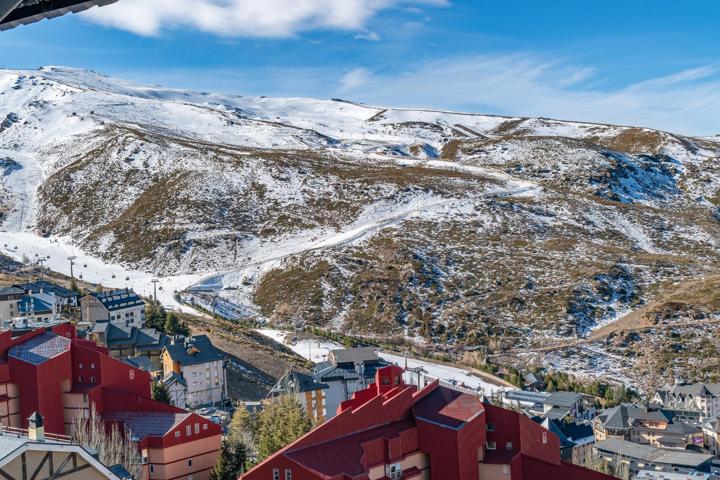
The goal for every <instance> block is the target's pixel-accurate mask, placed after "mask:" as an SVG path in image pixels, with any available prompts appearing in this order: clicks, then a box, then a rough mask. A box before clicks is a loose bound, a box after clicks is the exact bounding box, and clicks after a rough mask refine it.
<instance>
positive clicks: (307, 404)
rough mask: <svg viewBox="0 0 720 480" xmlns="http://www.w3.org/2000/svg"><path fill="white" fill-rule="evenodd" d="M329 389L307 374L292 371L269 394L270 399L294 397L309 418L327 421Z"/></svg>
mask: <svg viewBox="0 0 720 480" xmlns="http://www.w3.org/2000/svg"><path fill="white" fill-rule="evenodd" d="M328 388H329V387H328V385H327V384H325V383H318V382H316V381H315V379H314V378H313V377H312V376H311V375H308V374H306V373H302V372H298V371H297V370H294V369H291V370H289V371H288V372H287V373H286V374H285V375H283V376H282V378H281V379H280V380H278V382H277V383H276V384H275V386H274V387H273V388H272V389H271V390H270V393H268V398H275V397H280V396H284V395H290V396H292V397H294V398H295V399H296V400H297V401H298V402H299V403H300V405H301V406H302V408H303V410H304V411H305V413H306V414H307V416H308V418H310V419H312V420H315V421H320V422H323V421H325V416H326V413H325V390H327V389H328Z"/></svg>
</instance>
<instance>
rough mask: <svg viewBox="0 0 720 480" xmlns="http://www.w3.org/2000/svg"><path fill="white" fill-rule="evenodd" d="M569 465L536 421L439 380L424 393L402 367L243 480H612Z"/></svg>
mask: <svg viewBox="0 0 720 480" xmlns="http://www.w3.org/2000/svg"><path fill="white" fill-rule="evenodd" d="M610 478H611V477H608V476H606V475H603V474H600V473H597V472H594V471H591V470H587V469H584V468H581V467H577V466H575V465H570V464H566V463H563V462H561V460H560V445H559V439H558V438H557V437H556V436H555V435H554V434H553V433H551V432H549V431H547V430H545V429H544V428H543V427H542V426H540V425H538V424H536V423H535V422H533V421H532V420H530V419H529V418H527V417H525V416H523V415H521V414H519V413H516V412H512V411H509V410H505V409H502V408H499V407H494V406H492V405H487V404H483V403H481V402H480V400H479V399H478V398H476V397H474V396H471V395H468V394H465V393H462V392H458V391H456V390H452V389H449V388H445V387H441V386H439V385H438V383H437V382H435V383H432V384H430V385H428V386H427V387H425V388H424V389H422V390H420V391H418V390H417V388H416V387H415V386H411V385H405V384H403V382H402V369H400V368H399V367H394V366H392V367H385V368H381V369H379V370H378V371H377V374H376V378H375V383H374V384H372V385H371V386H370V387H368V388H367V389H365V390H361V391H359V392H356V393H355V394H354V395H353V397H352V398H351V399H350V400H348V401H346V402H343V403H342V404H341V405H340V407H338V414H337V416H335V417H334V418H332V419H330V420H329V421H327V422H326V423H324V424H322V425H320V426H319V427H317V428H316V429H314V430H312V431H311V432H310V433H308V434H307V435H305V436H303V437H301V438H300V439H298V440H297V441H295V442H294V443H292V444H290V445H288V446H287V447H285V448H283V449H282V450H280V451H279V452H277V453H276V454H274V455H272V456H271V457H269V458H267V459H266V460H265V461H264V462H262V463H261V464H259V465H257V466H256V467H255V468H253V469H252V470H250V471H249V472H247V473H246V474H244V475H243V476H242V477H241V479H242V480H381V479H388V480H400V479H433V480H495V479H497V480H535V479H537V480H545V479H552V480H609V479H610Z"/></svg>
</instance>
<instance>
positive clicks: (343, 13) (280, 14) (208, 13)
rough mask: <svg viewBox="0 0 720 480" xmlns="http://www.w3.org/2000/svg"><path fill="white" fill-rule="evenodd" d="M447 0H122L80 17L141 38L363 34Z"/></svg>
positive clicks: (92, 10) (89, 11) (445, 2)
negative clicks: (385, 18) (370, 25)
mask: <svg viewBox="0 0 720 480" xmlns="http://www.w3.org/2000/svg"><path fill="white" fill-rule="evenodd" d="M447 2H448V0H122V1H120V2H117V3H115V4H112V5H109V6H107V7H102V8H94V9H91V10H88V11H87V12H85V13H84V14H83V15H84V16H85V17H86V18H87V19H89V20H90V21H93V22H96V23H100V24H103V25H107V26H110V27H114V28H119V29H123V30H128V31H131V32H134V33H137V34H139V35H145V36H155V35H159V34H160V33H162V32H163V30H164V29H166V28H192V29H196V30H200V31H204V32H208V33H212V34H217V35H221V36H227V37H287V36H292V35H294V34H296V33H298V32H302V31H307V30H314V29H335V30H349V31H356V30H364V28H363V27H364V25H365V23H366V22H367V21H368V20H369V19H370V18H371V17H372V16H374V15H375V14H376V13H378V12H379V11H381V10H384V9H387V8H391V7H397V6H412V5H416V6H417V5H446V4H447Z"/></svg>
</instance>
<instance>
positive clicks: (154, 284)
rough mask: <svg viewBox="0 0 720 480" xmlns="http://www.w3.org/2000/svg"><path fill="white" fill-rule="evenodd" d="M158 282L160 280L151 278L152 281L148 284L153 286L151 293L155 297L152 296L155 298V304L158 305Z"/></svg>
mask: <svg viewBox="0 0 720 480" xmlns="http://www.w3.org/2000/svg"><path fill="white" fill-rule="evenodd" d="M159 281H160V280H158V279H157V278H153V279H152V280H150V282H151V283H152V284H153V291H154V293H155V295H154V296H155V304H157V303H158V300H157V284H158V282H159Z"/></svg>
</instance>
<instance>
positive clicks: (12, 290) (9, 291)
mask: <svg viewBox="0 0 720 480" xmlns="http://www.w3.org/2000/svg"><path fill="white" fill-rule="evenodd" d="M23 293H25V290H23V289H22V288H18V287H3V288H0V296H5V295H21V294H23Z"/></svg>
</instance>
